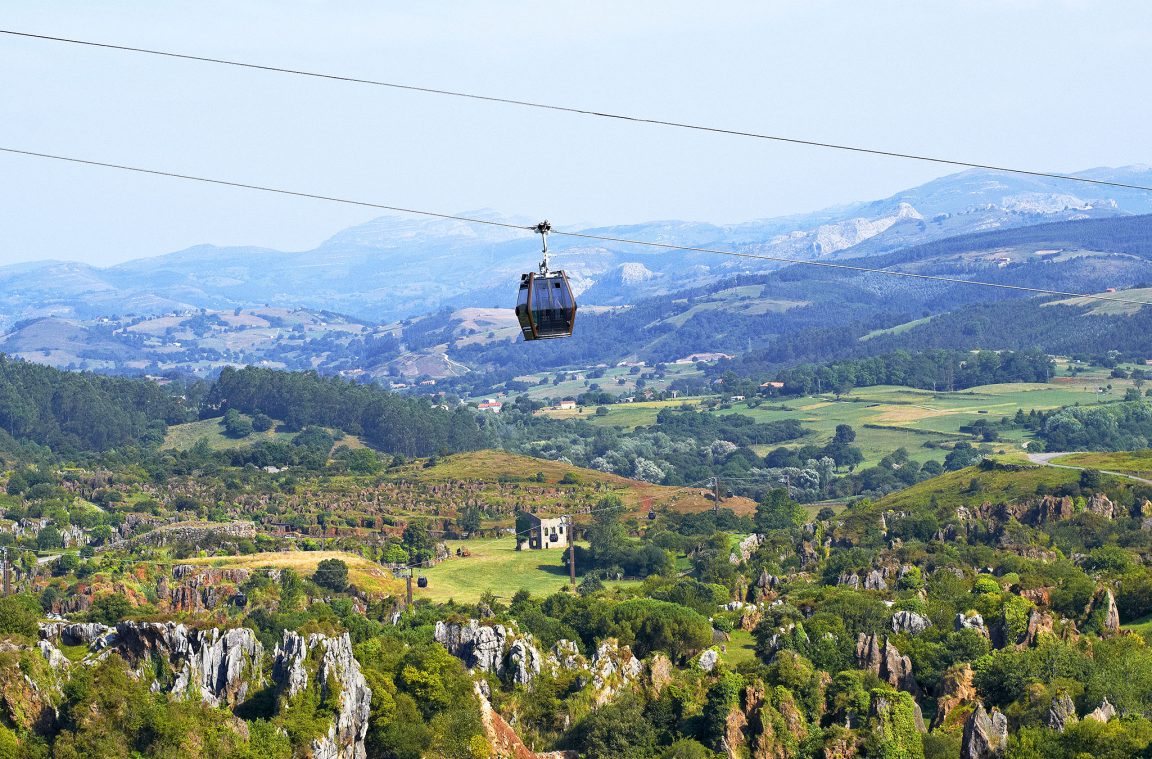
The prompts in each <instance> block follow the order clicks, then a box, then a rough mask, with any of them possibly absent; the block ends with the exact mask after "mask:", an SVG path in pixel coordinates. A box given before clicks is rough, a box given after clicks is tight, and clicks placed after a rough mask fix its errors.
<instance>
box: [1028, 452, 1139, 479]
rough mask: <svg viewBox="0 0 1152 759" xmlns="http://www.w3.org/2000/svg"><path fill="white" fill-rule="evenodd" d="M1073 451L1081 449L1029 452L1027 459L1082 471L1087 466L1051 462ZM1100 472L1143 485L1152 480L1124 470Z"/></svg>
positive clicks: (1069, 454) (1071, 453) (1046, 464)
mask: <svg viewBox="0 0 1152 759" xmlns="http://www.w3.org/2000/svg"><path fill="white" fill-rule="evenodd" d="M1075 453H1082V451H1055V452H1051V453H1029V454H1028V460H1029V461H1031V462H1032V463H1033V464H1042V465H1043V466H1054V467H1056V468H1057V469H1075V470H1077V471H1083V470H1085V469H1087V468H1088V467H1083V466H1071V465H1070V464H1054V463H1052V459H1054V458H1058V457H1060V456H1071V455H1073V454H1075ZM1100 472H1101V473H1102V474H1110V475H1112V476H1113V477H1123V478H1125V479H1128V480H1135V481H1136V482H1139V483H1142V484H1144V485H1152V480H1146V479H1144V478H1143V477H1137V476H1136V475H1134V474H1125V473H1124V472H1112V471H1109V470H1107V469H1101V470H1100Z"/></svg>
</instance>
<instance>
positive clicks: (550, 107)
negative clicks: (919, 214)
mask: <svg viewBox="0 0 1152 759" xmlns="http://www.w3.org/2000/svg"><path fill="white" fill-rule="evenodd" d="M0 34H7V35H9V36H12V37H24V38H28V39H36V40H44V41H49V42H62V43H67V44H70V45H83V46H85V47H94V48H104V49H107V50H118V51H121V52H129V53H143V54H146V55H156V56H161V57H164V58H176V59H179V60H186V61H195V62H198V63H214V64H218V65H222V66H235V67H237V68H245V69H255V70H258V71H268V72H273V73H278V74H291V75H294V76H305V77H311V78H313V79H327V80H332V81H338V82H348V83H351V84H362V85H369V86H373V87H387V88H389V89H394V90H405V91H408V92H419V93H423V94H427V95H444V96H448V97H456V98H465V99H468V100H479V101H484V102H488V103H499V104H502V105H515V106H521V107H524V108H537V109H541V110H546V111H558V112H562V113H574V114H579V115H581V116H594V117H598V118H604V119H614V120H616V121H627V122H631V123H635V124H650V125H654V126H663V127H672V128H675V129H687V130H692V131H696V132H711V133H714V134H723V135H729V136H733V137H750V138H753V139H758V140H768V141H772V142H782V143H788V144H791V145H805V146H808V147H813V148H826V149H830V150H841V151H847V152H851V153H864V154H868V155H876V156H883V157H885V158H901V159H905V160H911V161H923V162H927V163H937V164H944V165H948V166H959V167H961V168H966V169H987V170H989V171H1000V172H1005V173H1009V174H1021V175H1025V176H1033V177H1044V178H1047V179H1057V180H1061V181H1067V182H1081V183H1084V184H1093V185H1102V186H1105V187H1119V188H1123V189H1127V190H1142V191H1145V192H1152V187H1150V186H1147V185H1139V184H1128V183H1125V182H1112V181H1108V180H1105V179H1093V178H1091V177H1078V176H1073V175H1071V174H1058V173H1054V172H1047V171H1032V170H1029V169H1018V168H1013V167H1010V166H997V165H993V164H985V163H975V162H972V161H961V160H956V159H952V158H940V157H938V156H928V155H921V154H917V153H904V152H900V151H895V150H882V149H879V148H868V147H862V146H860V145H843V144H839V143H833V142H824V141H820V140H807V139H802V138H799V137H784V136H781V135H772V134H764V133H762V132H749V131H745V130H740V129H727V128H724V127H713V126H706V125H703V124H692V123H688V122H683V121H670V120H667V119H656V118H647V117H643V116H633V115H629V114H623V113H611V112H608V111H598V110H592V109H589V108H576V107H573V106H564V105H555V104H552V103H541V102H536V101H532V100H521V99H517V98H507V97H498V96H495V95H480V94H477V93H474V92H461V91H457V90H445V89H439V88H435V87H421V86H418V85H413V84H402V83H399V82H386V81H382V80H378V79H365V78H362V77H355V76H345V75H341V74H326V73H322V72H318V71H305V70H303V69H292V68H284V67H281V66H269V65H264V64H259V63H249V62H246V61H234V60H229V59H227V58H214V57H210V56H203V55H191V54H187V53H175V52H171V51H167V50H154V49H151V48H143V47H132V46H129V45H116V44H112V43H108V42H93V41H91V40H81V39H74V38H70V37H55V36H51V35H47V34H32V33H31V32H20V31H16V30H13V29H0Z"/></svg>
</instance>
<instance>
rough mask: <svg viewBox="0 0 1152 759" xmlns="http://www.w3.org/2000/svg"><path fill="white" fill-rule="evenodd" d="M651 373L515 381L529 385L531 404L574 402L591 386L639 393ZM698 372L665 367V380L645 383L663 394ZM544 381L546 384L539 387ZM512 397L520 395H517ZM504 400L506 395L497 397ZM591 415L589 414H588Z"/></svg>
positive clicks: (573, 373) (578, 373) (612, 371)
mask: <svg viewBox="0 0 1152 759" xmlns="http://www.w3.org/2000/svg"><path fill="white" fill-rule="evenodd" d="M651 371H652V368H651V367H647V366H642V367H639V370H638V371H637V372H636V373H635V374H633V367H630V366H614V367H609V368H605V369H603V372H604V376H602V377H590V376H588V375H589V373H590V372H591V370H590V369H579V370H568V371H563V372H559V373H553V372H549V373H545V374H528V375H524V376H521V377H517V378H516V379H517V381H519V382H526V383H528V384H529V385H531V387H530V388H528V390H526V391H524V394H526V395H527V396H528V397H529V398H531V399H532V400H537V401H539V400H545V399H549V398H552V399H563V398H575V397H577V396H578V395H580V394H581V393H585V392H588V390H590V389H591V387H592V385H597V386H599V388H600V390H602V391H603V392H605V393H610V394H612V395H615V396H630V395H635V394H636V393H637V392H638V391H637V388H636V380H637V379H639V378H640V376H641V375H642V374H648V373H650V372H651ZM700 374H701V372H700V370H699V369H697V368H696V365H695V364H667V365H666V368H665V370H664V379H653V378H649V379H647V380H645V382H646V383H647V385H646V387H648V388H650V389H651V390H653V391H660V390H664V389H665V388H667V387H668V385H670V384H671V383H672V381H673V380H676V379H680V378H683V377H692V376H700ZM557 377H561V378H563V379H562V380H561V382H559V383H558V384H553V383H554V381H555V379H556V378H557ZM542 380H547V381H546V382H545V384H540V382H541V381H542ZM513 395H520V393H519V392H517V393H514V394H513ZM497 397H501V398H504V399H505V400H506V399H507V396H506V395H501V396H497ZM589 413H591V412H589Z"/></svg>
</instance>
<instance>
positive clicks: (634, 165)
mask: <svg viewBox="0 0 1152 759" xmlns="http://www.w3.org/2000/svg"><path fill="white" fill-rule="evenodd" d="M0 27H5V28H12V29H17V30H22V31H29V32H35V33H42V34H52V35H59V36H71V37H80V38H88V39H93V40H100V41H107V42H113V43H120V44H126V45H135V46H142V47H155V48H163V49H171V50H174V51H180V52H187V53H192V54H198V55H207V56H220V57H226V58H234V59H242V60H247V61H253V62H259V63H267V64H271V65H280V66H288V67H295V68H304V69H315V70H319V71H325V72H332V73H339V74H348V75H353V76H360V77H366V78H376V79H385V80H391V81H397V82H407V83H412V84H417V85H424V86H430V87H442V88H448V89H459V90H469V91H476V92H479V93H486V94H492V95H498V96H505V97H512V98H526V99H539V100H543V101H548V102H555V103H558V104H565V105H573V106H577V107H586V108H595V109H601V110H610V111H619V112H624V113H632V114H637V115H644V116H652V117H656V118H665V119H672V120H682V121H691V122H698V123H706V124H714V125H718V126H724V127H729V128H734V129H746V130H752V131H762V132H768V133H776V134H781V135H789V136H796V137H803V138H807V139H814V140H824V141H830V142H844V143H852V144H859V145H864V146H871V147H876V148H881V149H888V150H899V151H907V152H922V153H928V154H936V155H941V156H947V157H955V158H958V159H961V160H972V161H977V162H983V163H994V164H995V163H1000V164H1009V165H1017V166H1021V167H1025V168H1034V169H1038V170H1047V171H1059V172H1070V171H1076V170H1080V169H1085V168H1089V167H1093V166H1101V165H1123V164H1131V163H1148V162H1152V128H1149V124H1150V123H1152V118H1150V117H1152V100H1150V99H1149V98H1148V97H1147V89H1148V82H1149V81H1152V55H1150V54H1149V46H1150V40H1152V4H1150V3H1147V2H1143V0H1140V1H1137V2H1088V1H1084V2H1072V1H1063V0H1044V1H1041V0H1012V1H1009V0H1001V1H995V0H970V1H967V2H947V3H944V2H825V1H821V0H804V1H803V2H789V3H779V2H731V3H721V2H718V3H699V2H659V3H656V2H636V1H634V0H632V1H630V2H625V3H622V2H618V1H616V2H590V1H589V0H580V2H557V1H552V2H546V3H542V2H426V3H391V2H351V1H348V2H320V1H319V0H315V1H307V0H275V1H274V2H273V1H272V0H267V1H264V0H261V1H258V2H240V1H237V0H208V1H205V0H196V1H195V2H156V1H155V0H138V1H135V2H129V1H128V0H120V1H114V0H103V1H101V0H83V1H80V0H77V1H74V2H64V1H57V2H52V1H51V0H4V3H3V13H2V14H0ZM0 145H3V146H11V147H17V148H23V149H28V150H36V151H43V152H56V153H63V154H70V155H76V156H81V157H87V158H92V159H96V160H104V161H112V162H121V163H130V164H138V165H142V166H147V167H154V168H160V169H166V170H171V171H178V172H185V173H193V174H197V173H198V174H203V175H208V176H215V177H220V178H225V179H234V180H237V181H243V182H253V183H263V184H270V185H274V186H280V187H285V188H289V189H298V190H304V191H311V192H317V193H323V194H333V195H342V196H347V197H354V198H359V199H364V200H368V201H374V202H380V203H386V204H396V205H406V206H411V207H418V208H427V209H430V210H439V211H446V212H458V211H467V210H469V209H476V208H482V207H487V208H492V209H495V210H497V211H499V212H501V213H506V214H509V215H521V216H525V217H528V218H537V217H545V216H547V217H548V218H550V219H551V220H552V221H553V222H554V223H561V224H568V223H588V224H609V223H628V222H637V221H645V220H652V219H671V218H679V219H689V220H698V221H712V222H732V221H741V220H746V219H751V218H760V217H768V216H777V215H781V214H786V213H794V212H800V211H807V210H813V209H816V208H820V207H824V206H828V205H833V204H837V203H843V202H849V201H853V200H866V199H871V198H876V197H882V196H885V195H888V194H891V193H892V192H894V191H896V190H899V189H902V188H904V187H907V186H910V185H913V184H917V183H920V182H922V181H926V180H928V179H930V178H932V177H935V176H939V175H941V174H945V173H948V171H949V170H948V169H946V168H944V167H939V166H935V165H931V164H918V163H912V162H903V161H896V160H890V159H883V158H878V157H867V156H856V155H850V154H845V153H839V152H830V151H820V150H816V149H810V148H802V147H795V146H786V145H778V144H770V143H764V142H761V141H755V140H747V139H739V138H735V137H723V136H717V135H706V134H693V133H686V132H682V131H677V130H668V129H660V128H656V127H644V126H636V125H629V124H622V123H615V122H610V121H605V120H597V119H589V118H583V117H578V116H571V115H564V114H554V113H546V112H541V111H535V110H524V109H518V108H512V107H507V106H497V105H491V104H485V103H474V102H466V101H461V100H456V99H444V98H438V97H432V96H427V95H419V94H410V93H403V92H396V91H390V90H382V89H379V88H370V87H362V86H357V85H351V84H338V83H332V82H321V81H311V80H307V79H301V78H297V77H287V76H283V75H276V74H265V73H259V72H252V71H243V70H237V69H231V68H220V67H214V66H209V65H205V64H196V63H190V62H181V61H168V60H161V59H156V58H153V57H145V56H139V55H130V54H126V53H115V52H110V51H103V50H93V49H85V48H79V47H76V46H67V45H60V44H55V43H47V42H39V41H32V40H22V39H15V38H10V37H6V36H0ZM374 215H376V214H374V213H372V212H371V211H369V210H365V209H354V208H345V207H341V206H334V205H328V204H324V203H320V202H313V201H303V200H292V199H287V198H277V197H271V196H262V195H259V194H254V193H250V192H245V191H241V190H226V189H221V188H210V187H199V186H194V185H188V184H183V183H179V182H175V181H173V180H163V179H154V178H146V177H137V176H129V175H122V174H118V173H115V172H111V171H107V170H97V169H88V168H81V167H70V166H61V165H54V164H51V163H45V162H42V161H36V160H33V159H27V158H17V157H12V156H6V155H0V263H10V262H14V261H26V260H34V259H41V258H61V259H71V260H79V261H85V262H88V263H93V264H107V263H112V262H116V261H122V260H126V259H130V258H137V257H141V256H147V255H157V254H161V253H165V252H169V251H172V250H177V249H180V248H183V247H187V246H190V245H194V244H198V243H203V242H206V243H213V244H220V245H228V244H252V245H265V246H269V247H277V248H283V249H289V250H299V249H306V248H309V247H311V246H313V245H315V244H317V243H318V242H320V241H321V240H323V239H324V238H326V237H328V236H329V235H330V234H332V233H334V232H336V231H337V230H339V229H340V228H342V227H345V226H348V225H351V224H354V223H357V222H360V221H363V220H366V219H368V218H371V217H372V216H374Z"/></svg>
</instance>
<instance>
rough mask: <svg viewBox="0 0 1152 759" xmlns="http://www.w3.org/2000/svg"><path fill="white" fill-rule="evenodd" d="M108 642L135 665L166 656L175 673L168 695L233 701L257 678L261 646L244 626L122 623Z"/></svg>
mask: <svg viewBox="0 0 1152 759" xmlns="http://www.w3.org/2000/svg"><path fill="white" fill-rule="evenodd" d="M110 637H111V636H104V639H108V638H110ZM111 645H112V647H114V648H115V649H116V651H117V652H118V653H119V654H120V655H121V656H122V657H124V659H125V661H127V662H128V663H129V664H130V665H132V666H133V667H136V668H141V667H144V666H147V665H149V664H150V663H151V662H152V661H153V660H155V659H156V658H159V659H160V660H162V661H167V662H168V664H169V666H170V667H171V668H172V671H173V672H174V673H175V675H176V679H175V682H174V683H173V685H172V691H171V692H172V694H173V695H174V696H185V695H191V696H197V697H199V698H200V699H201V700H202V701H204V702H205V703H207V704H210V705H212V706H219V705H222V704H223V705H227V706H229V707H234V706H236V705H237V704H238V703H240V702H241V701H243V700H244V699H245V698H246V697H247V695H248V693H249V691H250V690H251V687H252V686H253V685H258V684H259V682H260V680H261V674H260V660H261V657H262V655H263V652H264V647H263V646H262V645H260V641H259V640H257V639H256V634H255V633H254V632H252V631H251V630H249V629H248V628H245V627H237V628H233V629H231V630H224V631H221V630H219V629H217V628H210V629H206V630H197V629H189V628H187V627H185V626H184V625H182V624H176V623H173V622H121V623H120V624H119V625H117V626H116V634H115V639H114V641H113V642H112V643H111Z"/></svg>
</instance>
